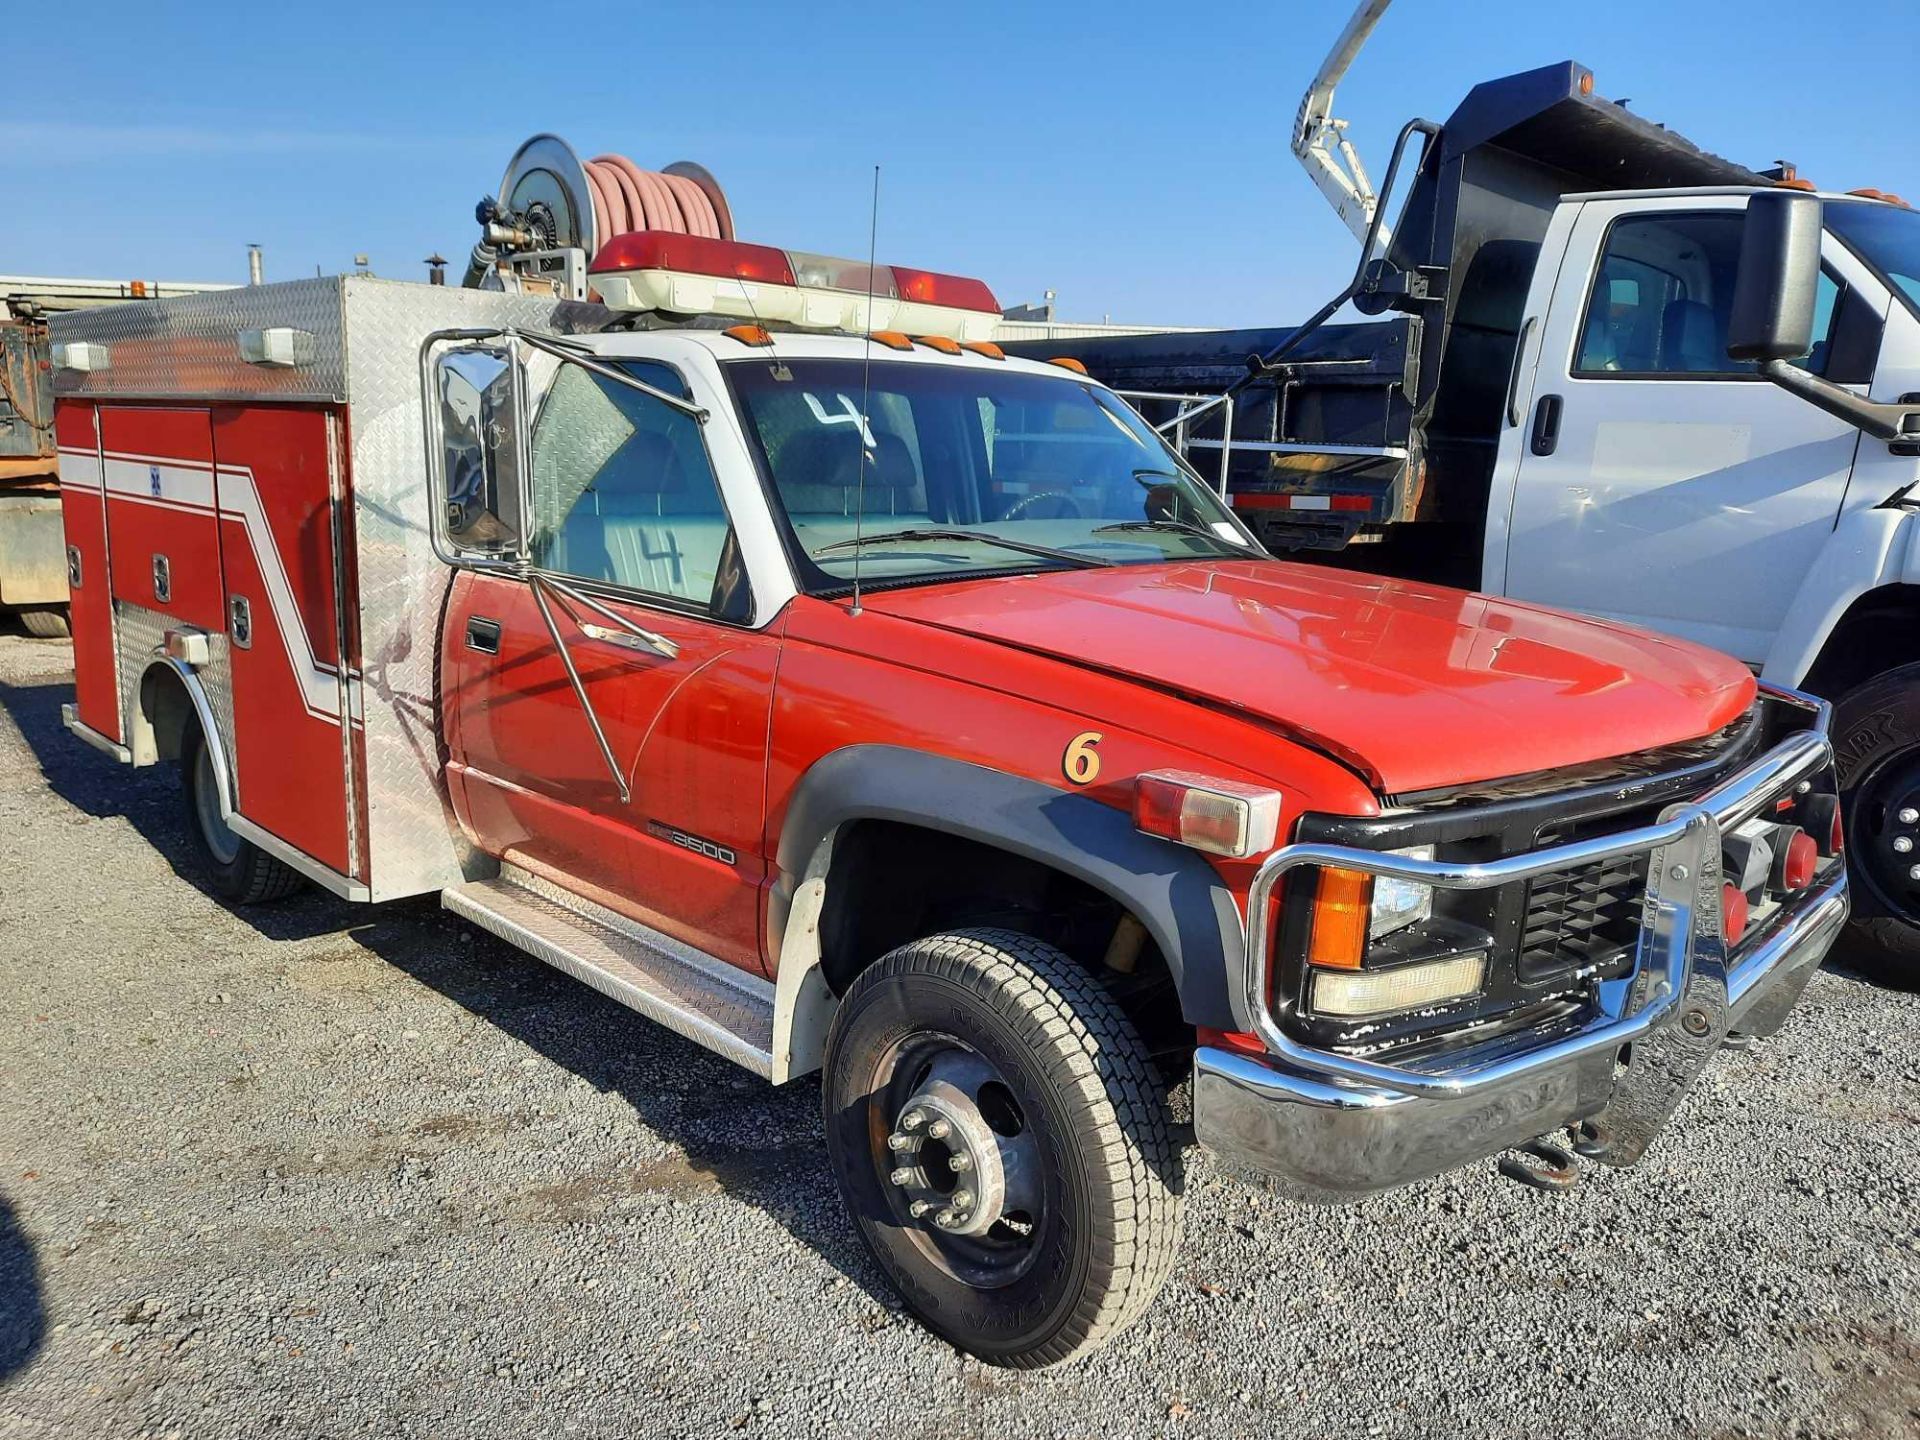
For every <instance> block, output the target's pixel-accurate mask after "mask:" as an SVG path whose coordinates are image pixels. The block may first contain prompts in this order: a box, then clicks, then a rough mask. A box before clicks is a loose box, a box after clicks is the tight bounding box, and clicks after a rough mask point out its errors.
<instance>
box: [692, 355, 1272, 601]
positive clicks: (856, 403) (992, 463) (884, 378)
mask: <svg viewBox="0 0 1920 1440" xmlns="http://www.w3.org/2000/svg"><path fill="white" fill-rule="evenodd" d="M727 369H728V378H729V380H730V381H731V383H732V385H733V388H734V393H735V395H736V396H737V397H738V399H739V402H740V406H741V409H742V410H743V411H744V412H745V414H746V416H747V417H748V419H749V420H750V421H751V426H750V428H751V430H752V432H753V438H754V439H755V441H757V442H758V444H759V446H760V450H761V453H762V456H763V457H764V459H765V462H766V467H767V471H768V473H769V474H770V475H771V476H772V478H773V486H774V490H775V492H776V493H777V495H778V498H779V502H780V507H781V508H782V509H783V510H784V511H785V513H786V519H787V522H788V524H789V526H790V527H791V536H792V548H793V550H794V551H795V558H796V561H797V563H798V564H799V567H800V569H801V572H802V576H803V579H804V581H805V583H806V584H807V586H808V588H809V589H813V590H822V589H838V588H843V587H844V586H846V585H847V584H849V583H850V582H851V580H852V577H853V573H854V562H855V558H856V557H858V560H859V565H860V579H861V583H862V584H866V585H873V584H886V583H888V582H890V581H906V580H920V579H925V578H927V577H930V576H940V577H942V578H945V577H949V576H951V577H964V576H966V575H968V574H970V573H976V572H986V571H994V572H1004V571H1008V570H1016V571H1017V570H1047V569H1060V568H1064V567H1069V566H1089V565H1127V564H1145V563H1151V562H1154V561H1164V560H1186V559H1194V558H1197V557H1228V556H1232V557H1241V558H1244V557H1246V556H1248V555H1260V554H1263V553H1264V552H1263V551H1261V550H1260V548H1259V546H1258V544H1257V543H1256V542H1255V541H1254V539H1253V537H1252V536H1251V535H1249V534H1248V533H1247V531H1246V530H1245V529H1244V528H1243V527H1242V526H1241V525H1240V522H1239V521H1237V520H1235V519H1234V517H1233V513H1232V511H1231V510H1229V509H1228V508H1227V506H1226V504H1225V503H1224V502H1222V500H1221V499H1220V497H1219V496H1218V495H1217V494H1215V493H1214V492H1213V491H1212V490H1210V489H1209V488H1208V487H1207V486H1206V485H1205V483H1204V482H1202V481H1201V480H1199V479H1198V478H1197V477H1196V476H1195V475H1194V474H1193V472H1192V471H1190V470H1189V469H1187V468H1186V466H1185V465H1184V464H1182V462H1181V461H1180V459H1179V457H1178V456H1176V455H1175V454H1174V453H1173V451H1172V450H1170V449H1169V448H1168V447H1167V446H1166V444H1165V443H1164V442H1163V441H1162V440H1161V439H1160V437H1159V436H1158V435H1156V434H1155V433H1154V432H1153V429H1152V428H1151V427H1150V426H1148V425H1147V424H1146V422H1145V421H1143V420H1142V419H1140V417H1139V416H1138V415H1136V414H1135V413H1134V412H1133V410H1131V409H1130V408H1129V407H1128V406H1127V405H1126V403H1125V402H1124V401H1122V400H1120V399H1118V398H1116V397H1115V396H1113V395H1112V394H1110V393H1109V392H1107V391H1105V390H1102V389H1100V388H1099V387H1098V386H1096V385H1092V384H1090V383H1087V382H1085V381H1081V380H1078V379H1074V378H1072V377H1069V376H1064V375H1063V376H1062V377H1060V378H1059V379H1055V378H1053V377H1051V376H1041V375H1032V374H1023V373H1021V372H1019V371H1016V370H1012V369H1001V368H998V367H995V368H989V367H987V366H985V365H979V366H975V365H929V364H913V363H905V362H901V361H885V360H875V361H873V363H872V366H871V373H870V375H869V374H868V373H867V367H866V366H865V365H864V363H863V362H862V361H860V360H792V361H787V362H786V363H785V364H783V365H779V366H775V365H772V364H769V363H767V362H766V361H764V360H756V361H739V362H735V363H733V364H731V365H729V366H728V367H727ZM863 397H864V400H865V403H864V410H863V404H862V401H863ZM863 413H864V414H865V416H866V424H865V426H864V427H863V425H862V421H861V417H862V414H863ZM863 497H864V503H863ZM856 519H857V520H858V521H859V524H858V525H857V526H856V523H855V522H856Z"/></svg>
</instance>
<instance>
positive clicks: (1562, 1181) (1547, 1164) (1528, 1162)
mask: <svg viewBox="0 0 1920 1440" xmlns="http://www.w3.org/2000/svg"><path fill="white" fill-rule="evenodd" d="M1495 1168H1496V1169H1498V1170H1499V1172H1500V1173H1501V1174H1502V1175H1504V1176H1506V1177H1507V1178H1508V1179H1509V1180H1517V1181H1518V1182H1519V1183H1520V1184H1522V1185H1531V1186H1532V1187H1533V1188H1534V1189H1535V1190H1554V1191H1560V1190H1571V1189H1573V1187H1574V1186H1576V1185H1578V1184H1579V1183H1580V1162H1579V1161H1578V1160H1576V1159H1574V1158H1573V1152H1572V1151H1570V1150H1568V1149H1567V1148H1566V1147H1565V1146H1563V1145H1559V1144H1557V1143H1555V1142H1554V1141H1552V1140H1549V1139H1547V1138H1546V1137H1545V1136H1542V1137H1541V1138H1540V1139H1538V1140H1533V1141H1530V1142H1528V1143H1527V1144H1525V1145H1516V1146H1514V1147H1513V1149H1511V1150H1509V1151H1508V1152H1507V1153H1506V1154H1504V1155H1502V1156H1501V1157H1500V1159H1499V1161H1498V1163H1497V1164H1496V1166H1495Z"/></svg>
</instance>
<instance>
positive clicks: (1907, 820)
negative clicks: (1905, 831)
mask: <svg viewBox="0 0 1920 1440" xmlns="http://www.w3.org/2000/svg"><path fill="white" fill-rule="evenodd" d="M1894 818H1895V819H1896V820H1898V821H1899V822H1900V823H1901V824H1902V825H1911V824H1913V822H1914V821H1916V820H1920V810H1916V809H1914V808H1913V806H1911V805H1902V806H1901V807H1900V813H1899V814H1898V815H1896V816H1895V817H1894Z"/></svg>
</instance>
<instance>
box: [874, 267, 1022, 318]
mask: <svg viewBox="0 0 1920 1440" xmlns="http://www.w3.org/2000/svg"><path fill="white" fill-rule="evenodd" d="M893 280H894V283H895V284H896V285H898V286H899V287H900V298H901V299H902V300H911V301H913V302H914V303H915V304H918V305H945V306H947V307H948V308H950V309H953V310H984V311H988V312H990V313H992V314H994V315H998V314H999V313H1000V302H999V301H998V300H996V299H994V298H993V291H991V290H989V289H988V288H987V283H986V281H984V280H970V279H968V278H967V277H966V276H964V275H941V274H937V273H936V272H934V271H932V270H908V269H905V268H903V267H901V266H899V265H895V266H894V267H893Z"/></svg>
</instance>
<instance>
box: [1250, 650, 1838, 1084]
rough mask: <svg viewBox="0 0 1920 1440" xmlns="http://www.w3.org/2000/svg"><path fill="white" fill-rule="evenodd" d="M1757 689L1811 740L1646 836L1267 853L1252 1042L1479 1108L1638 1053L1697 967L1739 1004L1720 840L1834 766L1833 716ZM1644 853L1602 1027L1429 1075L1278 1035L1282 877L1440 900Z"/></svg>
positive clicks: (1751, 973) (1322, 1069)
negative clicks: (1402, 886) (1601, 1056)
mask: <svg viewBox="0 0 1920 1440" xmlns="http://www.w3.org/2000/svg"><path fill="white" fill-rule="evenodd" d="M1761 689H1762V691H1763V692H1764V693H1765V694H1766V695H1768V696H1769V697H1771V698H1773V699H1775V700H1777V701H1781V702H1783V703H1786V704H1788V705H1791V706H1794V707H1796V708H1799V709H1803V710H1810V711H1812V712H1813V724H1812V726H1811V728H1809V729H1806V730H1802V731H1798V732H1796V733H1795V734H1793V735H1790V736H1789V737H1787V738H1786V739H1785V740H1783V741H1781V742H1780V743H1779V744H1777V745H1775V746H1774V747H1773V748H1772V749H1770V750H1768V751H1767V752H1766V753H1765V754H1764V755H1761V756H1759V757H1758V758H1757V759H1755V760H1753V761H1752V762H1751V763H1749V764H1748V765H1747V766H1746V767H1745V768H1743V769H1742V770H1740V771H1738V772H1737V773H1736V774H1734V775H1732V776H1730V777H1728V778H1727V779H1726V780H1724V781H1722V782H1721V783H1720V784H1719V785H1717V786H1715V787H1714V788H1713V789H1712V790H1710V791H1708V792H1707V793H1706V794H1704V795H1702V796H1700V797H1699V798H1698V799H1696V800H1692V801H1683V802H1680V803H1677V804H1674V805H1670V806H1668V807H1667V809H1666V810H1665V811H1663V812H1662V814H1661V817H1660V819H1659V820H1657V821H1656V822H1655V823H1653V824H1651V825H1642V826H1638V827H1636V828H1634V829H1632V830H1622V831H1619V832H1618V833H1616V834H1612V835H1602V836H1596V837H1594V838H1593V839H1590V840H1579V841H1574V842H1572V843H1570V844H1566V845H1558V846H1554V847H1553V848H1551V849H1547V850H1534V851H1529V852H1527V853H1526V854H1522V855H1514V856H1510V857H1508V858H1506V859H1504V860H1493V861H1488V862H1486V863H1484V864H1471V865H1460V864H1450V863H1448V862H1446V861H1438V860H1417V859H1414V858H1412V857H1410V856H1404V855H1390V854H1387V853H1385V852H1382V851H1378V850H1362V849H1359V848H1357V847H1354V846H1349V845H1326V844H1299V845H1287V846H1283V847H1282V848H1281V849H1279V850H1276V851H1274V852H1273V854H1271V855H1269V856H1268V857H1267V859H1266V860H1265V861H1264V862H1263V863H1262V864H1261V866H1260V868H1259V870H1258V871H1256V872H1255V875H1254V879H1253V884H1252V886H1251V887H1250V888H1249V890H1248V893H1247V966H1246V976H1245V980H1246V984H1245V989H1244V991H1243V994H1242V1000H1243V1003H1244V1008H1245V1011H1246V1015H1247V1018H1248V1020H1249V1021H1250V1022H1251V1024H1252V1028H1253V1031H1254V1033H1255V1034H1256V1035H1258V1036H1259V1038H1260V1039H1261V1041H1262V1042H1264V1043H1265V1045H1266V1046H1267V1048H1268V1050H1270V1051H1271V1052H1272V1053H1273V1054H1274V1055H1276V1056H1277V1057H1278V1058H1280V1059H1281V1060H1284V1061H1286V1062H1287V1063H1288V1064H1289V1065H1292V1066H1296V1067H1298V1068H1300V1069H1302V1070H1305V1071H1308V1072H1309V1073H1312V1074H1315V1075H1318V1076H1321V1077H1323V1078H1326V1079H1329V1080H1332V1081H1336V1082H1347V1083H1351V1084H1356V1085H1362V1086H1367V1087H1370V1088H1373V1089H1378V1090H1387V1091H1392V1092H1395V1093H1398V1094H1402V1095H1417V1096H1426V1097H1433V1098H1448V1097H1463V1096H1470V1095H1476V1094H1480V1093H1483V1092H1485V1091H1487V1090H1490V1089H1493V1088H1495V1087H1497V1086H1501V1085H1504V1084H1507V1083H1509V1082H1511V1081H1514V1080H1516V1079H1519V1078H1521V1077H1523V1076H1525V1075H1527V1074H1530V1073H1532V1072H1535V1071H1537V1070H1539V1069H1541V1068H1543V1067H1547V1066H1553V1065H1558V1064H1561V1063H1563V1062H1566V1061H1570V1060H1573V1059H1575V1058H1577V1057H1579V1056H1582V1055H1586V1054H1589V1053H1591V1052H1593V1051H1596V1050H1602V1049H1608V1048H1613V1047H1618V1046H1621V1045H1625V1044H1627V1043H1629V1042H1630V1041H1633V1040H1636V1039H1638V1038H1639V1037H1641V1036H1643V1035H1645V1034H1647V1033H1648V1032H1649V1031H1650V1030H1652V1029H1653V1028H1654V1027H1655V1026H1656V1025H1658V1024H1659V1023H1660V1022H1661V1021H1662V1020H1663V1019H1664V1018H1665V1017H1666V1016H1667V1014H1668V1012H1669V1011H1670V1010H1672V1008H1673V1007H1674V1005H1675V1004H1676V1003H1677V1002H1678V1001H1679V998H1680V996H1681V995H1682V993H1683V992H1684V991H1685V990H1686V988H1687V982H1688V979H1689V977H1690V976H1691V974H1692V973H1693V970H1694V968H1695V966H1696V965H1711V966H1713V967H1714V968H1715V969H1716V970H1717V971H1718V972H1719V973H1720V974H1721V975H1722V977H1723V978H1724V979H1725V982H1726V985H1727V990H1728V994H1729V998H1730V999H1732V1000H1734V1001H1737V1000H1738V999H1739V998H1740V997H1741V996H1742V995H1743V994H1744V993H1745V992H1746V991H1747V990H1748V989H1750V988H1751V986H1752V985H1753V984H1754V983H1755V982H1756V981H1757V980H1758V979H1759V978H1760V975H1759V973H1757V972H1759V971H1761V970H1764V969H1765V968H1766V967H1767V963H1768V960H1767V958H1763V956H1762V955H1759V954H1756V955H1754V956H1751V957H1747V958H1746V959H1744V960H1743V961H1742V963H1741V965H1739V966H1737V967H1736V968H1735V969H1734V970H1733V971H1732V972H1731V973H1729V972H1728V971H1727V968H1726V953H1725V946H1724V943H1723V941H1722V938H1721V934H1720V907H1719V896H1720V884H1721V879H1720V835H1721V832H1722V831H1724V830H1728V829H1731V828H1733V827H1734V826H1736V825H1740V824H1742V823H1744V822H1745V821H1747V820H1749V819H1751V818H1752V817H1753V816H1755V815H1756V814H1758V813H1759V812H1760V811H1761V810H1762V809H1764V808H1765V807H1766V806H1767V805H1769V804H1771V803H1773V802H1774V801H1776V800H1777V799H1778V798H1779V797H1780V795H1781V793H1782V792H1783V791H1785V792H1791V791H1792V790H1793V788H1794V787H1795V786H1797V785H1799V784H1800V783H1801V782H1802V781H1804V780H1807V779H1809V778H1810V777H1812V776H1814V775H1817V774H1819V773H1820V772H1821V771H1822V770H1824V769H1826V768H1828V767H1829V766H1831V765H1832V763H1833V747H1832V745H1831V744H1830V743H1829V741H1828V739H1827V722H1828V716H1829V712H1830V709H1831V707H1829V706H1828V705H1827V704H1826V703H1825V702H1824V701H1821V700H1817V699H1815V698H1814V697H1812V696H1809V695H1803V694H1801V693H1799V692H1798V691H1794V690H1787V689H1785V688H1783V687H1777V686H1771V685H1763V686H1762V687H1761ZM1641 852H1646V853H1648V854H1649V855H1650V856H1651V858H1650V861H1649V864H1648V867H1647V898H1646V905H1645V910H1644V914H1643V918H1642V921H1641V929H1640V939H1639V942H1638V945H1637V946H1636V949H1635V959H1634V972H1633V975H1632V976H1631V977H1630V978H1629V979H1628V980H1626V981H1623V982H1618V983H1616V984H1613V985H1610V986H1608V987H1606V988H1605V989H1604V990H1603V992H1602V996H1601V1000H1600V1005H1599V1009H1600V1013H1599V1014H1597V1015H1595V1016H1593V1017H1592V1018H1591V1019H1589V1020H1587V1021H1585V1022H1584V1023H1581V1024H1580V1025H1578V1026H1577V1027H1576V1028H1574V1029H1572V1030H1571V1031H1569V1032H1566V1033H1560V1034H1555V1035H1552V1036H1550V1037H1548V1038H1544V1039H1543V1040H1542V1041H1541V1043H1539V1044H1534V1045H1522V1046H1516V1045H1515V1043H1514V1037H1512V1036H1507V1037H1502V1038H1501V1039H1500V1040H1498V1041H1493V1042H1488V1043H1487V1044H1486V1045H1485V1046H1482V1047H1474V1049H1472V1050H1468V1051H1465V1052H1462V1053H1460V1054H1456V1055H1452V1056H1449V1057H1446V1059H1445V1060H1443V1061H1441V1062H1438V1063H1437V1064H1436V1066H1435V1068H1432V1069H1420V1068H1415V1067H1411V1066H1401V1065H1390V1064H1384V1063H1381V1062H1378V1061H1373V1060H1366V1059H1362V1058H1360V1057H1358V1056H1351V1055H1342V1054H1337V1053H1335V1052H1333V1051H1329V1050H1323V1049H1317V1048H1315V1047H1312V1046H1308V1045H1303V1044H1301V1043H1300V1042H1299V1041H1297V1040H1295V1039H1294V1038H1293V1037H1291V1036H1290V1035H1288V1034H1287V1033H1286V1031H1285V1030H1283V1029H1282V1028H1281V1026H1280V1024H1279V1022H1278V1021H1277V1020H1275V1018H1274V1016H1273V1012H1272V1010H1271V1009H1270V1007H1269V1005H1268V1003H1267V995H1268V991H1269V985H1270V980H1271V975H1272V966H1273V935H1274V928H1275V927H1274V895H1275V893H1276V891H1277V890H1278V889H1279V886H1280V884H1281V882H1282V880H1283V879H1284V878H1285V877H1286V875H1287V874H1288V873H1289V872H1290V871H1293V870H1297V869H1299V868H1300V867H1302V866H1309V865H1311V866H1337V867H1339V868H1341V869H1347V870H1361V871H1365V872H1367V873H1369V874H1372V875H1377V876H1384V877H1386V878H1389V879H1395V880H1411V881H1416V882H1418V883H1420V884H1423V885H1431V886H1434V887H1436V888H1439V889H1446V890H1483V889H1487V888H1489V887H1492V886H1497V885H1506V884H1511V883H1513V882H1514V881H1520V880H1527V879H1530V878H1532V877H1533V876H1536V875H1543V874H1548V873H1550V872H1553V871H1558V870H1566V869H1569V868H1571V867H1573V866H1577V865H1584V864H1591V863H1593V862H1595V861H1601V860H1611V859H1614V858H1616V857H1618V856H1623V855H1631V854H1637V853H1641ZM1821 893H1822V892H1820V891H1816V892H1813V894H1814V895H1815V896H1818V895H1820V894H1821ZM1636 996H1637V1003H1636V1000H1635V997H1636Z"/></svg>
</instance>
